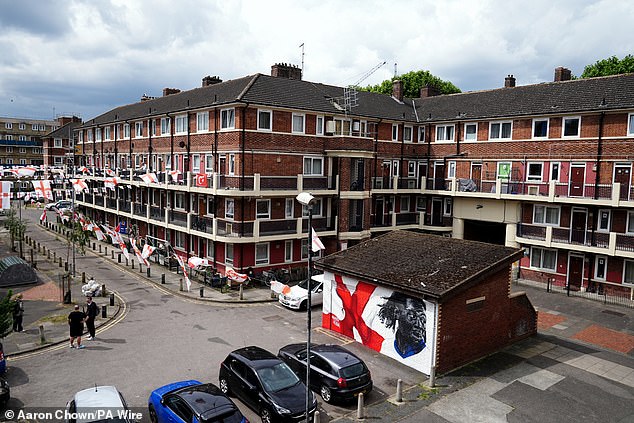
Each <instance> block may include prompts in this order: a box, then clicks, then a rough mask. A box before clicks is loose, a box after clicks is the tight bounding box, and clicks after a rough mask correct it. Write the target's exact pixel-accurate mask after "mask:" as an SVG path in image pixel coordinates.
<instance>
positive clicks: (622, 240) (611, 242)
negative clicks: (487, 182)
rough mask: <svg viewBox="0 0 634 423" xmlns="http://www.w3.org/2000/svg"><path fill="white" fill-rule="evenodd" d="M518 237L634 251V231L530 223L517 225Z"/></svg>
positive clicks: (548, 242)
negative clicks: (595, 229) (573, 227)
mask: <svg viewBox="0 0 634 423" xmlns="http://www.w3.org/2000/svg"><path fill="white" fill-rule="evenodd" d="M517 237H518V238H524V239H533V240H537V241H544V242H546V244H550V243H551V242H553V243H558V244H568V245H583V246H585V247H593V248H600V249H609V250H619V251H628V252H633V251H634V233H633V234H630V233H626V234H624V233H616V232H609V233H608V232H594V234H593V233H592V231H590V230H585V229H570V228H560V227H552V226H540V225H533V224H529V223H520V224H518V225H517Z"/></svg>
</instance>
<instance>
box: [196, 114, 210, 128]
mask: <svg viewBox="0 0 634 423" xmlns="http://www.w3.org/2000/svg"><path fill="white" fill-rule="evenodd" d="M196 131H197V132H206V131H209V112H199V113H196Z"/></svg>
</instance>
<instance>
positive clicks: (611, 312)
mask: <svg viewBox="0 0 634 423" xmlns="http://www.w3.org/2000/svg"><path fill="white" fill-rule="evenodd" d="M602 313H605V314H611V315H613V316H619V317H624V316H625V313H619V312H618V311H612V310H603V311H602Z"/></svg>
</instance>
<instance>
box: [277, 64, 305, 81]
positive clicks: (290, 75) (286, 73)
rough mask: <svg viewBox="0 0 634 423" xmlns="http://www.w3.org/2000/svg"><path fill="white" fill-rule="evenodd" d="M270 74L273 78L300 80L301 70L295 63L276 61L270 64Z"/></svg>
mask: <svg viewBox="0 0 634 423" xmlns="http://www.w3.org/2000/svg"><path fill="white" fill-rule="evenodd" d="M271 76H273V77H275V78H287V79H297V80H299V81H301V80H302V70H301V69H300V68H298V67H297V66H295V65H291V64H287V63H276V64H274V65H273V66H271Z"/></svg>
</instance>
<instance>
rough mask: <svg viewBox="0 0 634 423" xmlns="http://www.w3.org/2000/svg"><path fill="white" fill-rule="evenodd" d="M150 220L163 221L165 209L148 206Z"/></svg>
mask: <svg viewBox="0 0 634 423" xmlns="http://www.w3.org/2000/svg"><path fill="white" fill-rule="evenodd" d="M150 219H154V220H159V221H161V222H162V221H164V220H165V209H163V208H161V207H158V206H150Z"/></svg>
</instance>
